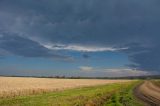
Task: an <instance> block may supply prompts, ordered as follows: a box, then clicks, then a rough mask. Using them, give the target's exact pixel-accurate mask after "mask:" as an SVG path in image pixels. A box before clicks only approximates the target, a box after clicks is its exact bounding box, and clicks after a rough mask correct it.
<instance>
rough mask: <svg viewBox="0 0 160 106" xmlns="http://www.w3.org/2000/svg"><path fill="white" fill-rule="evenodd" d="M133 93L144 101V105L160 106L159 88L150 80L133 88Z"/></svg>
mask: <svg viewBox="0 0 160 106" xmlns="http://www.w3.org/2000/svg"><path fill="white" fill-rule="evenodd" d="M135 95H136V96H137V97H138V98H139V99H141V100H142V101H144V102H145V103H146V105H145V106H160V88H159V87H157V86H156V85H154V84H153V83H152V82H151V81H145V82H144V83H142V84H140V85H139V86H138V87H137V88H136V89H135Z"/></svg>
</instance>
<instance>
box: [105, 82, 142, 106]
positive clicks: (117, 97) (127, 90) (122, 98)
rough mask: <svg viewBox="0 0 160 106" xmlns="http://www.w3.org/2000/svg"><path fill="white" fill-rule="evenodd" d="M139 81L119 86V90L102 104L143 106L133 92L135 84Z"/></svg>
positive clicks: (106, 105) (109, 105)
mask: <svg viewBox="0 0 160 106" xmlns="http://www.w3.org/2000/svg"><path fill="white" fill-rule="evenodd" d="M139 83H140V81H138V82H134V83H131V84H128V85H126V86H123V87H121V89H120V90H118V91H116V92H115V93H114V94H113V95H112V97H111V98H110V99H109V100H108V101H107V102H106V103H105V104H104V106H144V105H143V103H142V102H140V101H139V100H137V98H136V97H135V96H134V94H133V90H134V88H135V86H137V84H139Z"/></svg>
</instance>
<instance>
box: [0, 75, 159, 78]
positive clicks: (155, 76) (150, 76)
mask: <svg viewBox="0 0 160 106" xmlns="http://www.w3.org/2000/svg"><path fill="white" fill-rule="evenodd" d="M0 76H4V77H32V78H57V79H160V75H149V76H126V77H81V76H70V77H68V76H65V75H62V76H58V75H56V76H16V75H11V76H6V75H0Z"/></svg>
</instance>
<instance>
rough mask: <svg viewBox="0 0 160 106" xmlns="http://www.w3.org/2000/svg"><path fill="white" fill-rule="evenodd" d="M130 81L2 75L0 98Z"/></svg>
mask: <svg viewBox="0 0 160 106" xmlns="http://www.w3.org/2000/svg"><path fill="white" fill-rule="evenodd" d="M128 81H130V80H98V79H54V78H24V77H0V98H5V97H14V96H20V95H30V94H37V93H45V92H49V91H57V90H64V89H70V88H77V87H85V86H95V85H104V84H111V83H121V82H128Z"/></svg>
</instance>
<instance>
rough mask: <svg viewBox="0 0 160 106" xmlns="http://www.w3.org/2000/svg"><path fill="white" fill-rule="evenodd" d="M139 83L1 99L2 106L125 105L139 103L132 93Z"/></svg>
mask: <svg viewBox="0 0 160 106" xmlns="http://www.w3.org/2000/svg"><path fill="white" fill-rule="evenodd" d="M137 83H139V82H137V81H136V82H130V83H123V84H110V85H103V86H95V87H85V88H77V89H70V90H64V91H57V92H51V93H46V94H39V95H32V96H19V97H15V98H5V99H0V106H103V104H104V103H105V104H108V105H110V106H123V105H124V104H125V103H128V102H131V103H134V104H138V102H137V101H136V100H135V99H133V98H134V97H133V95H132V89H133V87H134V86H135V85H136V84H137ZM107 101H108V102H107ZM127 101H128V102H127ZM108 105H105V106H108ZM128 106H132V105H128ZM133 106H140V105H133Z"/></svg>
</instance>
